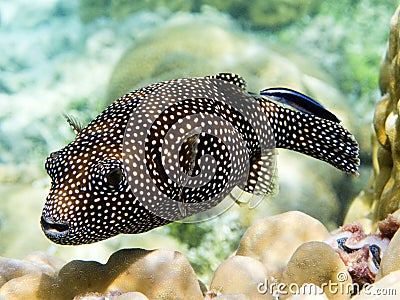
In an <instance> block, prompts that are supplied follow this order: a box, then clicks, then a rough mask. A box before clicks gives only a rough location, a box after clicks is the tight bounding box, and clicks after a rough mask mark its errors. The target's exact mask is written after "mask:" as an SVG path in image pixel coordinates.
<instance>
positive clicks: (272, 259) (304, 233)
mask: <svg viewBox="0 0 400 300" xmlns="http://www.w3.org/2000/svg"><path fill="white" fill-rule="evenodd" d="M328 236H329V232H328V230H327V229H326V228H325V226H324V225H322V223H321V222H319V221H318V220H316V219H314V218H312V217H310V216H308V215H306V214H304V213H302V212H299V211H289V212H286V213H283V214H280V215H275V216H271V217H267V218H265V219H262V220H259V221H258V222H256V223H255V224H253V225H252V226H251V227H250V228H248V229H247V231H246V232H245V233H244V235H243V237H242V239H241V241H240V243H239V247H238V250H237V251H236V255H243V256H249V257H252V258H254V259H257V260H259V261H261V262H262V263H263V265H264V267H265V268H266V269H267V270H268V272H269V273H271V274H273V275H277V274H280V273H281V271H282V270H283V268H284V267H285V266H286V265H287V263H288V261H289V260H290V258H291V256H292V254H293V253H294V252H295V250H296V249H297V247H299V246H300V245H301V244H303V243H305V242H309V241H323V240H325V239H326V238H327V237H328Z"/></svg>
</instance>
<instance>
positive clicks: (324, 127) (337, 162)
mask: <svg viewBox="0 0 400 300" xmlns="http://www.w3.org/2000/svg"><path fill="white" fill-rule="evenodd" d="M258 101H259V103H260V105H261V107H262V108H263V110H264V112H265V113H266V115H267V116H268V120H269V122H270V125H271V127H272V129H273V132H274V135H275V143H276V147H277V148H285V149H289V150H294V151H297V152H300V153H303V154H306V155H308V156H312V157H314V158H317V159H319V160H322V161H325V162H327V163H329V164H331V165H332V166H334V167H336V168H338V169H339V170H342V171H344V172H347V173H350V174H354V175H358V166H359V164H360V160H359V146H358V143H357V141H356V139H355V138H354V136H353V135H352V134H351V133H350V132H349V131H347V130H346V129H345V128H344V127H343V126H342V125H341V124H340V123H337V122H333V121H331V120H329V119H323V118H320V117H317V116H315V115H312V114H306V113H303V112H300V111H296V110H293V109H289V108H286V107H283V106H280V105H278V104H277V103H275V102H273V101H270V100H268V99H266V98H260V99H258Z"/></svg>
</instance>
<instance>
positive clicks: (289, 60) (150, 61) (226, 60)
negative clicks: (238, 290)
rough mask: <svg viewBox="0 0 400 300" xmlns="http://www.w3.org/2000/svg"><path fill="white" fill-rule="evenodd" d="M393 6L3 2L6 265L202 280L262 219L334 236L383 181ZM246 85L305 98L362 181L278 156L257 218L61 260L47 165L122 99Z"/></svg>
mask: <svg viewBox="0 0 400 300" xmlns="http://www.w3.org/2000/svg"><path fill="white" fill-rule="evenodd" d="M397 4H398V3H397V1H394V0H387V1H379V0H337V1H334V2H329V1H318V0H308V1H300V0H285V1H282V0H271V1H263V0H255V1H246V0H221V1H211V0H170V1H165V0H131V1H128V0H71V1H61V0H38V1H35V3H34V4H33V3H32V1H28V0H13V1H7V0H0V45H1V50H0V51H1V54H0V256H6V257H15V258H21V257H24V256H25V255H26V254H28V253H30V252H33V251H38V250H40V251H46V252H48V253H50V254H54V255H56V256H58V257H60V258H63V259H65V260H71V259H91V260H98V261H101V262H105V261H106V260H107V258H108V257H109V255H110V254H111V253H112V252H114V251H115V250H117V249H120V248H122V247H144V248H147V249H152V248H168V249H175V250H179V251H182V252H183V253H185V255H186V256H187V257H188V258H189V260H190V261H191V263H192V265H193V266H194V268H195V270H196V272H197V274H198V275H200V276H203V277H205V278H207V276H208V274H209V273H210V270H212V269H214V268H215V267H216V266H217V265H218V264H219V263H220V262H221V261H222V260H224V259H225V258H226V257H227V256H229V255H230V254H231V253H232V251H234V249H236V247H237V243H238V240H239V238H240V236H241V235H242V234H243V232H244V230H245V229H246V228H247V227H248V226H249V225H250V224H252V223H253V222H254V221H256V220H257V219H259V218H261V217H263V216H268V215H272V214H276V213H280V212H284V211H287V210H301V211H303V212H306V213H308V214H310V215H312V216H314V217H316V218H317V219H319V220H320V221H321V222H323V223H324V225H326V226H327V227H328V228H330V229H334V228H335V227H337V226H338V225H341V224H342V221H343V218H344V216H345V213H346V210H347V207H348V205H349V203H350V201H351V199H352V198H354V197H355V195H357V193H358V192H359V191H360V190H361V188H362V187H363V186H364V185H365V183H366V182H367V181H368V178H369V176H370V174H371V155H370V152H371V151H370V149H371V146H370V133H371V121H372V117H373V109H374V106H375V102H376V101H377V100H378V99H379V95H378V72H379V63H380V60H381V56H382V54H383V53H384V50H385V48H386V42H387V38H388V32H389V21H390V17H391V15H392V14H393V12H394V11H395V9H396V6H397ZM218 72H234V73H238V74H240V75H241V76H243V77H244V78H245V79H246V81H247V83H248V89H249V90H250V91H253V92H258V91H259V90H261V89H264V88H267V87H272V86H285V87H290V88H293V89H297V90H299V91H301V92H303V93H306V94H308V95H310V96H312V97H314V98H315V99H317V100H318V101H319V102H321V103H322V104H323V105H324V106H326V107H327V108H328V109H329V110H332V111H333V112H334V113H335V114H336V115H338V116H339V118H340V119H341V120H342V122H343V124H344V126H345V127H346V128H348V129H349V130H350V131H351V132H352V133H354V135H355V136H356V137H357V139H358V141H359V143H360V146H361V160H362V165H361V169H360V174H361V175H360V176H359V177H357V178H355V177H351V176H349V175H346V174H342V173H340V172H339V171H337V170H336V169H334V168H332V167H331V166H329V165H327V164H324V163H322V162H319V161H316V160H314V159H311V158H308V157H305V156H303V155H301V154H297V153H289V152H288V151H284V150H281V151H279V156H278V173H279V185H280V191H279V194H278V195H276V196H275V197H273V198H271V199H266V200H264V201H263V203H262V204H261V205H260V206H259V207H257V209H253V210H250V209H249V208H247V207H238V206H237V205H234V206H233V208H232V209H230V210H229V211H227V212H226V213H224V214H222V215H220V216H219V217H217V218H214V219H212V220H209V221H207V222H201V223H195V224H182V223H175V224H171V225H168V226H165V227H163V228H159V229H156V230H153V231H151V232H149V233H145V234H140V235H129V236H128V235H124V236H118V237H115V238H112V239H109V240H107V241H103V242H100V243H96V244H93V245H86V246H77V247H71V246H58V245H55V244H53V243H51V242H50V241H48V240H47V239H46V238H45V236H44V235H43V234H42V232H41V230H40V224H39V220H40V214H41V209H42V206H43V204H44V201H45V198H46V195H47V192H48V189H49V186H50V179H49V177H48V176H47V174H46V172H45V169H44V161H45V159H46V157H47V156H48V154H49V153H50V152H52V151H55V150H57V149H60V148H62V147H64V146H65V145H66V144H67V143H69V142H70V141H72V140H73V138H74V134H73V132H72V130H71V129H70V127H69V126H68V124H67V122H66V121H65V119H64V117H63V116H62V114H63V113H68V114H70V115H72V116H74V117H75V118H76V119H78V120H79V121H80V122H81V123H82V124H85V125H86V124H87V123H88V122H89V121H90V120H92V119H93V118H94V117H95V116H97V115H98V114H99V113H100V112H101V111H102V110H103V109H104V108H105V107H106V106H107V105H108V104H110V103H111V102H112V101H114V100H115V99H117V98H118V97H120V96H121V95H123V94H124V93H126V92H128V91H130V90H133V89H135V88H138V87H142V86H145V85H147V84H149V83H152V82H157V81H161V80H167V79H174V78H179V77H187V76H205V75H210V74H214V73H218Z"/></svg>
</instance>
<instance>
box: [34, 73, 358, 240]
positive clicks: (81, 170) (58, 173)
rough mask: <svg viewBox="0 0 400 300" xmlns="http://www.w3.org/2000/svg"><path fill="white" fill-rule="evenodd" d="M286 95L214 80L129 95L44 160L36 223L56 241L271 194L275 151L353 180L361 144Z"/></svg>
mask: <svg viewBox="0 0 400 300" xmlns="http://www.w3.org/2000/svg"><path fill="white" fill-rule="evenodd" d="M332 116H333V114H331V113H330V112H328V111H327V110H326V109H325V108H324V107H322V106H321V105H320V104H319V103H317V102H316V101H315V100H312V99H311V98H309V97H307V96H305V95H303V94H300V93H298V92H296V91H292V90H282V89H280V88H276V89H269V90H264V91H262V92H261V95H258V94H254V93H250V92H248V91H247V90H246V83H245V81H244V80H243V79H242V78H241V77H240V76H238V75H235V74H230V73H220V74H217V75H213V76H207V77H203V78H183V79H176V80H171V81H165V82H161V83H156V84H152V85H149V86H147V87H144V88H141V89H138V90H136V91H134V92H131V93H128V94H126V95H124V96H122V97H121V98H120V99H118V100H117V101H115V102H114V103H113V104H111V105H110V106H109V107H107V108H106V109H105V110H104V111H103V112H102V113H101V114H100V115H99V116H97V117H96V118H95V119H94V120H93V121H92V122H90V123H89V125H88V126H86V127H85V128H82V127H81V126H79V125H77V124H76V122H75V121H74V120H72V119H70V118H68V122H69V123H70V125H71V126H72V128H73V129H74V131H75V133H76V138H75V140H74V141H72V142H71V143H70V144H68V145H67V146H66V147H64V148H63V149H61V150H59V151H56V152H53V153H51V154H50V156H49V157H48V158H47V160H46V165H45V167H46V170H47V172H48V174H49V176H50V177H51V180H52V184H51V189H50V193H49V195H48V196H47V199H46V203H45V206H44V208H43V213H42V217H41V225H42V230H43V231H44V233H45V235H46V236H47V237H48V238H49V239H50V240H52V241H53V242H55V243H59V244H69V245H78V244H86V243H93V242H96V241H100V240H104V239H107V238H109V237H112V236H115V235H117V234H120V233H141V232H146V231H148V230H150V229H153V228H155V227H159V226H162V225H164V224H167V223H170V222H173V221H176V220H181V219H184V218H186V217H188V216H191V215H194V214H197V213H199V212H204V211H207V210H209V209H211V208H213V207H215V206H217V205H218V204H219V203H221V201H222V199H224V198H225V197H226V196H227V195H228V194H229V193H230V192H231V191H232V189H233V188H235V187H239V188H240V189H242V190H244V191H246V192H249V193H252V194H255V195H268V194H271V193H272V192H273V190H274V183H273V179H274V174H275V162H276V157H275V153H276V151H275V148H286V149H290V150H294V151H298V152H301V153H304V154H306V155H309V156H312V157H314V158H317V159H320V160H323V161H325V162H328V163H330V164H331V165H333V166H334V167H336V168H338V169H339V170H342V171H344V172H347V173H351V174H357V169H358V165H359V159H358V154H359V147H358V144H357V142H356V140H355V138H354V137H353V136H352V135H351V134H350V133H349V132H348V131H347V130H346V129H344V128H343V127H342V126H341V125H340V123H339V120H338V119H337V118H336V117H332Z"/></svg>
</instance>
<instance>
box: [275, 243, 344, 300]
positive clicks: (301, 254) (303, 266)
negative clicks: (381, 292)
mask: <svg viewBox="0 0 400 300" xmlns="http://www.w3.org/2000/svg"><path fill="white" fill-rule="evenodd" d="M282 281H283V282H285V283H286V284H287V286H290V284H292V283H296V284H297V285H298V286H302V285H303V284H306V283H313V284H315V285H316V286H322V285H323V284H324V283H327V282H332V283H334V284H338V285H339V284H350V283H351V277H350V275H349V273H348V272H347V270H346V266H345V265H344V263H343V262H342V260H341V259H340V258H339V256H338V255H337V254H336V252H335V251H334V250H333V249H332V248H331V247H330V246H329V245H327V244H326V243H323V242H316V241H314V242H307V243H304V244H302V245H301V246H300V247H299V248H297V250H296V251H295V253H294V254H293V256H292V257H291V258H290V260H289V262H288V264H287V267H286V269H285V271H284V272H283V276H282ZM323 290H324V291H325V293H326V294H327V296H328V297H329V298H330V299H332V298H334V299H350V295H348V294H345V293H344V294H342V295H335V294H331V292H332V291H330V290H329V287H327V286H325V287H324V289H323ZM290 292H291V291H290Z"/></svg>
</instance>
